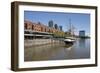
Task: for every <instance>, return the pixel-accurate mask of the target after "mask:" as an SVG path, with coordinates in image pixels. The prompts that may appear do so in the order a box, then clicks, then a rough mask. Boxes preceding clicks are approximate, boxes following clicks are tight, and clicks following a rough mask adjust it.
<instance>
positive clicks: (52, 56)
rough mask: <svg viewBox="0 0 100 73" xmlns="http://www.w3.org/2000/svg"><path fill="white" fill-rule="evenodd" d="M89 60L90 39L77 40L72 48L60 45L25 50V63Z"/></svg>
mask: <svg viewBox="0 0 100 73" xmlns="http://www.w3.org/2000/svg"><path fill="white" fill-rule="evenodd" d="M84 58H90V39H78V40H77V41H76V42H75V43H74V44H73V45H72V46H70V47H65V46H64V45H61V44H53V45H50V44H49V45H43V46H37V47H30V48H25V50H24V60H25V61H42V60H63V59H84Z"/></svg>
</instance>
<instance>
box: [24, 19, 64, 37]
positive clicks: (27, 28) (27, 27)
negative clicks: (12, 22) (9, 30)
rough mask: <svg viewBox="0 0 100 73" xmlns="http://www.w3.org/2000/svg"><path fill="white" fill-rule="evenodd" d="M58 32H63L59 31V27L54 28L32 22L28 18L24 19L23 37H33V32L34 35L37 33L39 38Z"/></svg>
mask: <svg viewBox="0 0 100 73" xmlns="http://www.w3.org/2000/svg"><path fill="white" fill-rule="evenodd" d="M58 32H63V31H61V30H60V29H55V28H54V27H49V26H46V25H44V24H42V23H40V22H38V23H34V22H31V21H28V20H25V21H24V33H25V34H24V35H25V38H30V37H31V38H34V35H33V34H35V37H36V35H37V34H38V35H37V37H40V38H41V37H44V36H46V37H51V35H52V34H53V33H58ZM32 35H33V36H32Z"/></svg>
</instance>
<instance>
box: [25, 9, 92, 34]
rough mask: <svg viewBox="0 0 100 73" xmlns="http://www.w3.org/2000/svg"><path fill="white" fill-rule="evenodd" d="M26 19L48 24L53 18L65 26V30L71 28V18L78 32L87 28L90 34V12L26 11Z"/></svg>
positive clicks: (56, 22)
mask: <svg viewBox="0 0 100 73" xmlns="http://www.w3.org/2000/svg"><path fill="white" fill-rule="evenodd" d="M24 19H26V20H30V21H32V22H41V23H43V24H45V25H48V21H49V20H53V22H54V23H55V24H58V26H60V25H61V26H62V27H63V31H67V30H68V29H69V19H71V24H72V25H73V26H74V27H75V33H76V34H78V32H79V31H80V30H85V32H86V35H89V34H90V14H83V13H61V12H40V11H39V12H38V11H24Z"/></svg>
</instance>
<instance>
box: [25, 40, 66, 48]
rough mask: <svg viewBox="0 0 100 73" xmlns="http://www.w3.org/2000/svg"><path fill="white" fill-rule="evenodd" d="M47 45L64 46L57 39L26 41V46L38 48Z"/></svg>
mask: <svg viewBox="0 0 100 73" xmlns="http://www.w3.org/2000/svg"><path fill="white" fill-rule="evenodd" d="M45 44H64V42H63V41H61V40H55V39H31V40H29V39H28V40H24V46H25V47H28V46H38V45H45Z"/></svg>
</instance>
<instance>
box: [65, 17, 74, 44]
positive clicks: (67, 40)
mask: <svg viewBox="0 0 100 73" xmlns="http://www.w3.org/2000/svg"><path fill="white" fill-rule="evenodd" d="M69 25H70V28H69V31H68V33H69V35H70V36H69V37H66V38H65V39H64V42H65V44H73V43H74V42H75V40H76V39H75V36H74V26H73V25H72V24H71V19H69Z"/></svg>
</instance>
